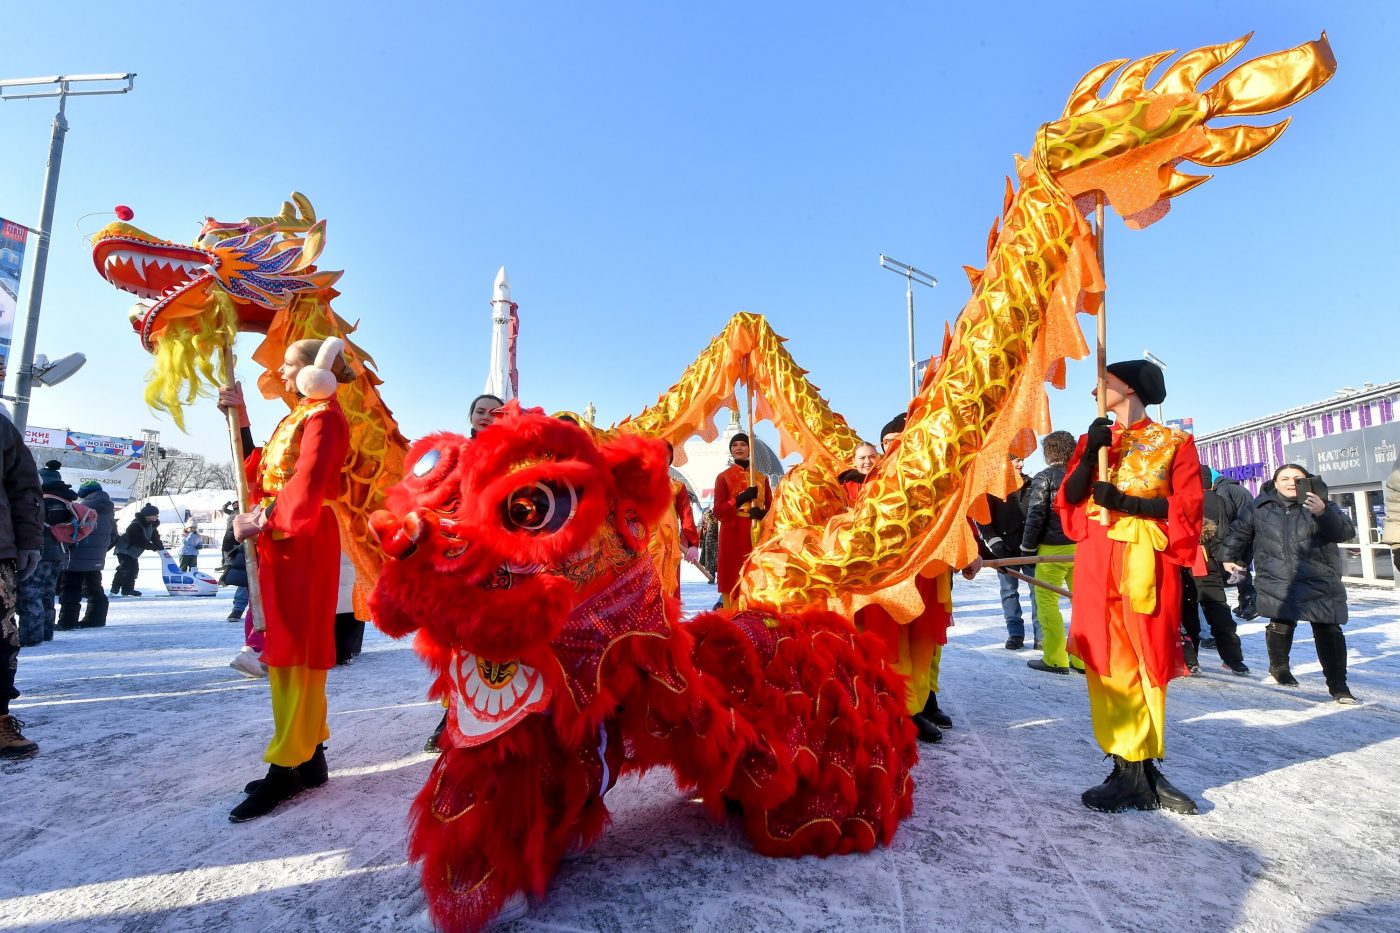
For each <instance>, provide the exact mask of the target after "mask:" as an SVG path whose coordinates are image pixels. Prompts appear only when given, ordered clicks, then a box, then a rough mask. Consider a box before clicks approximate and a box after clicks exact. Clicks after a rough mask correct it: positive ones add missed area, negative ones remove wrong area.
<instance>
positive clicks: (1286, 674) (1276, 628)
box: [1264, 622, 1298, 687]
mask: <svg viewBox="0 0 1400 933" xmlns="http://www.w3.org/2000/svg"><path fill="white" fill-rule="evenodd" d="M1294 628H1296V626H1295V625H1294V623H1291V622H1270V623H1269V624H1268V625H1266V626H1264V646H1265V648H1267V649H1268V651H1269V673H1270V674H1271V675H1273V678H1274V681H1275V682H1276V683H1277V684H1278V685H1279V686H1281V687H1296V686H1298V678H1296V677H1294V676H1293V672H1292V671H1290V670H1289V669H1288V655H1289V653H1290V652H1291V651H1292V650H1293V629H1294Z"/></svg>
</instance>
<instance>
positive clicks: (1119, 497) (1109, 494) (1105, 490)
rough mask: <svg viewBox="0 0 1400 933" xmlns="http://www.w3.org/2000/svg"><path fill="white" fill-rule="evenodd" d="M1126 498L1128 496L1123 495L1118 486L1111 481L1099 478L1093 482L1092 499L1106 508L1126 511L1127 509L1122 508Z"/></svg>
mask: <svg viewBox="0 0 1400 933" xmlns="http://www.w3.org/2000/svg"><path fill="white" fill-rule="evenodd" d="M1127 499H1128V497H1127V496H1125V495H1123V493H1122V492H1121V491H1120V490H1119V489H1118V487H1117V486H1115V485H1113V484H1112V483H1107V482H1104V481H1103V480H1099V481H1098V482H1097V483H1095V484H1094V501H1095V502H1097V503H1098V504H1099V505H1101V506H1103V507H1104V508H1106V509H1112V510H1113V511H1115V512H1126V511H1128V510H1127V509H1126V508H1124V505H1125V503H1126V502H1127Z"/></svg>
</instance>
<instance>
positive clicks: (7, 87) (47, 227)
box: [0, 72, 136, 433]
mask: <svg viewBox="0 0 1400 933" xmlns="http://www.w3.org/2000/svg"><path fill="white" fill-rule="evenodd" d="M135 80H136V75H135V73H134V72H133V73H128V74H108V75H54V76H53V77H49V78H0V100H32V99H35V98H39V97H57V98H58V113H57V114H55V115H54V118H53V136H52V137H51V138H50V140H49V164H48V168H47V169H45V171H44V198H43V200H42V201H41V202H40V204H39V229H38V230H37V231H35V232H36V233H37V234H38V235H37V236H36V237H35V244H34V273H33V275H32V276H31V277H30V279H29V295H28V298H27V299H26V301H25V304H24V309H23V310H22V311H21V312H20V316H19V320H17V321H16V322H15V330H14V334H15V336H17V337H18V338H19V341H18V343H17V344H16V345H15V346H17V347H18V349H19V365H18V366H8V367H7V368H6V373H5V388H4V395H5V398H7V399H10V400H11V401H13V402H14V403H15V404H14V422H15V427H17V428H19V430H20V431H21V433H22V432H23V431H24V428H25V425H26V423H27V422H28V421H29V390H30V388H31V386H32V385H33V377H34V343H35V339H36V338H37V337H38V334H39V306H40V303H41V302H42V301H43V298H44V272H45V270H46V269H47V267H48V261H49V241H50V240H51V239H52V236H51V234H52V232H53V207H54V199H55V197H56V196H57V194H58V171H59V168H60V166H61V165H62V164H63V138H64V137H65V136H66V135H67V134H68V120H67V119H66V118H65V117H64V114H63V111H64V106H65V104H66V103H67V101H68V98H69V97H92V96H96V95H98V94H125V93H126V92H127V91H130V90H131V88H132V85H133V83H134V82H135ZM94 81H95V82H105V83H109V84H110V83H111V82H114V81H124V82H126V86H125V87H119V88H105V89H103V88H99V89H95V90H73V88H72V87H71V85H73V84H82V83H85V82H94ZM20 321H23V322H24V323H23V326H22V327H21V326H20ZM12 351H13V347H12ZM11 355H13V352H12V354H11ZM7 362H8V361H7Z"/></svg>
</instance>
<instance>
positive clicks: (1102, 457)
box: [1094, 191, 1108, 525]
mask: <svg viewBox="0 0 1400 933" xmlns="http://www.w3.org/2000/svg"><path fill="white" fill-rule="evenodd" d="M1103 202H1104V197H1103V192H1102V191H1096V192H1094V227H1095V230H1094V252H1095V254H1096V255H1097V258H1098V261H1099V275H1100V276H1101V277H1103V278H1104V279H1105V281H1106V280H1107V273H1105V271H1104V267H1103ZM1098 369H1099V372H1098V380H1099V385H1098V392H1097V393H1096V394H1097V395H1098V401H1099V417H1100V418H1107V417H1108V287H1107V285H1105V286H1104V291H1103V293H1102V294H1101V295H1100V296H1099V313H1098ZM1098 478H1099V480H1100V481H1102V482H1108V448H1107V447H1100V448H1099V476H1098ZM1099 524H1101V525H1107V524H1108V509H1100V510H1099Z"/></svg>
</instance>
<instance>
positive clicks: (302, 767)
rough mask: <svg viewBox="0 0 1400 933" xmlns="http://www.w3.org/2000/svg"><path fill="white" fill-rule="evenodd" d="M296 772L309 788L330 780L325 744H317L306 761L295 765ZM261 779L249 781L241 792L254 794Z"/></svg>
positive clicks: (259, 785)
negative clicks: (314, 750)
mask: <svg viewBox="0 0 1400 933" xmlns="http://www.w3.org/2000/svg"><path fill="white" fill-rule="evenodd" d="M297 774H299V775H301V783H302V784H304V785H305V786H306V788H307V789H308V790H309V789H311V788H313V787H320V786H321V785H322V784H324V783H326V781H328V780H330V776H331V775H330V769H329V768H327V767H326V746H324V745H317V746H316V752H315V753H314V754H313V755H312V756H311V757H310V758H309V759H307V760H306V761H303V762H302V763H301V764H299V765H297ZM262 783H263V779H262V778H258V779H257V780H256V781H249V782H248V783H247V784H245V785H244V787H243V793H245V794H256V793H257V792H258V788H259V787H262Z"/></svg>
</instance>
